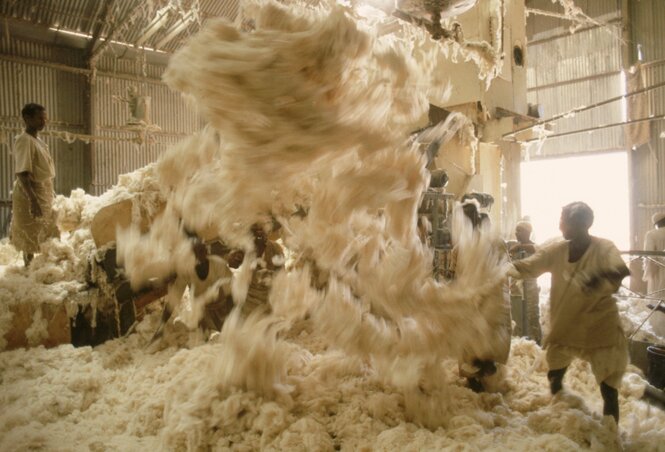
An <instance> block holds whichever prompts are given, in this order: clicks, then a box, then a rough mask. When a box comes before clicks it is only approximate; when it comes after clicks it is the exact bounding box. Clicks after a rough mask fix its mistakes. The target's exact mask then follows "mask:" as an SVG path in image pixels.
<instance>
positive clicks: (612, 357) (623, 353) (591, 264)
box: [509, 202, 630, 422]
mask: <svg viewBox="0 0 665 452" xmlns="http://www.w3.org/2000/svg"><path fill="white" fill-rule="evenodd" d="M592 224H593V211H592V210H591V208H590V207H589V206H588V205H586V204H585V203H582V202H574V203H572V204H568V205H567V206H565V207H564V208H563V209H562V211H561V221H560V225H559V228H560V229H561V232H562V233H563V237H564V239H566V240H564V241H560V242H556V243H554V244H552V245H549V246H546V247H543V248H541V249H539V250H537V251H536V254H534V255H533V256H531V257H528V258H526V259H523V260H517V261H514V262H513V266H514V268H513V269H512V270H511V271H510V272H509V274H510V275H511V276H518V277H522V278H537V277H538V276H540V275H541V274H543V273H545V272H550V273H551V274H552V287H551V292H550V331H549V333H548V334H547V335H546V336H545V339H544V341H543V344H544V346H545V348H546V349H547V364H548V366H549V369H550V370H549V372H548V373H547V378H548V380H549V382H550V389H551V392H552V394H556V393H557V392H559V391H560V390H561V389H562V382H563V376H564V374H565V372H566V369H567V368H568V365H569V364H570V363H571V362H572V360H573V358H581V359H584V360H585V361H588V362H589V363H590V364H591V369H592V371H593V373H594V375H595V377H596V381H597V382H598V384H599V385H600V392H601V394H602V396H603V401H604V407H603V414H604V415H611V416H613V417H614V418H615V420H616V421H617V422H618V420H619V399H618V390H617V389H618V388H619V386H620V384H621V379H622V377H623V373H624V371H625V369H626V366H627V364H628V350H627V343H626V338H625V336H624V332H623V330H622V329H621V322H620V319H619V311H618V309H617V305H616V299H615V298H614V296H613V295H614V293H615V292H616V291H617V290H618V288H619V286H620V285H621V281H622V280H623V278H624V277H626V276H628V275H629V273H630V272H629V271H628V268H627V267H626V264H625V263H624V262H623V259H621V255H620V254H619V251H618V250H617V248H616V247H615V246H614V244H613V243H612V242H610V241H609V240H606V239H601V238H598V237H593V236H590V235H589V228H590V227H591V225H592Z"/></svg>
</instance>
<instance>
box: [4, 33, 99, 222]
mask: <svg viewBox="0 0 665 452" xmlns="http://www.w3.org/2000/svg"><path fill="white" fill-rule="evenodd" d="M25 49H30V46H26V47H24V50H25ZM34 50H35V53H36V55H32V58H33V59H36V58H38V57H40V56H43V55H44V52H43V50H44V49H43V47H42V46H37V47H35V48H34ZM27 56H30V54H29V53H28V54H27ZM0 73H1V74H2V76H3V83H2V84H1V85H0V90H1V91H0V99H2V100H1V101H0V126H1V128H2V139H1V140H0V162H2V171H1V172H0V204H1V205H3V208H2V210H0V232H2V233H3V234H4V233H5V232H6V221H7V218H8V213H9V211H10V208H9V206H8V204H7V203H8V202H9V201H10V200H11V196H10V191H11V187H12V184H13V181H14V163H13V158H12V154H11V149H12V147H13V141H14V137H15V136H16V135H18V134H19V133H21V131H22V129H23V127H24V126H23V121H22V119H21V113H20V112H21V108H22V107H23V105H24V104H25V103H26V102H38V103H41V104H42V105H44V106H45V107H46V109H47V113H48V117H49V121H50V122H49V125H48V126H47V129H46V131H61V132H69V133H78V134H81V133H86V131H85V111H84V104H85V99H84V93H85V89H86V88H85V86H86V80H85V77H83V76H81V75H77V74H72V73H69V72H62V71H59V70H56V69H53V68H49V67H44V66H38V65H34V64H23V63H16V62H11V61H2V60H0ZM43 139H44V141H46V143H47V144H48V145H49V148H50V149H51V154H52V155H53V159H54V161H55V165H56V179H55V190H56V192H57V193H65V194H69V192H70V191H71V190H72V189H74V188H77V187H85V185H86V170H85V166H86V153H87V146H86V145H85V144H84V143H82V142H80V141H77V142H74V143H71V144H70V143H66V142H65V141H63V140H60V139H56V138H53V137H49V136H43Z"/></svg>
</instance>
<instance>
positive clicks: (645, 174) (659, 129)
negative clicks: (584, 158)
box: [629, 0, 665, 249]
mask: <svg viewBox="0 0 665 452" xmlns="http://www.w3.org/2000/svg"><path fill="white" fill-rule="evenodd" d="M629 3H630V5H631V8H630V12H629V14H630V17H631V36H632V40H631V41H632V47H631V51H630V52H629V53H630V55H631V59H632V61H631V64H636V63H640V66H641V71H642V74H643V77H644V78H643V80H644V85H645V86H653V85H656V84H659V83H665V46H663V43H664V42H665V2H663V1H662V0H641V1H639V2H629ZM638 49H639V51H638ZM639 56H641V57H642V62H639V61H638V57H639ZM642 97H643V101H645V102H646V105H647V106H646V111H645V112H643V114H646V115H647V116H651V115H653V116H660V117H661V119H660V120H656V121H652V122H650V123H648V125H647V127H648V128H649V131H650V138H649V141H648V142H647V143H646V144H644V145H641V146H638V147H636V148H635V150H634V151H633V152H631V158H632V163H631V172H632V173H631V178H632V180H633V186H632V199H633V203H634V206H633V207H634V210H633V218H632V220H633V221H632V225H633V231H634V233H633V237H632V247H633V248H635V249H642V247H643V244H644V234H645V233H646V232H647V231H648V230H650V229H653V224H652V223H651V216H652V215H653V214H654V213H656V212H663V211H665V120H663V119H662V117H663V116H665V87H661V88H657V89H654V90H652V91H649V92H648V93H646V94H645V95H643V96H642Z"/></svg>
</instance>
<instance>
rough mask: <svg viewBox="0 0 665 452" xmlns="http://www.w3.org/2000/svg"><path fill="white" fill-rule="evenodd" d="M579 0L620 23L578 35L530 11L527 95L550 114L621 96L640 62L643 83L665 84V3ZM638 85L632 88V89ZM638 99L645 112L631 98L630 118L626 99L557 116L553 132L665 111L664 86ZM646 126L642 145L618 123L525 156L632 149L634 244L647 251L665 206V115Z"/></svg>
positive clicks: (538, 5) (599, 16) (546, 6)
mask: <svg viewBox="0 0 665 452" xmlns="http://www.w3.org/2000/svg"><path fill="white" fill-rule="evenodd" d="M575 3H576V5H577V6H579V7H580V8H581V9H582V10H583V11H585V12H586V13H587V14H588V15H589V16H591V17H592V18H594V19H596V20H598V21H601V22H603V23H605V24H610V25H614V26H615V29H614V30H612V28H610V27H598V26H593V25H589V26H583V27H581V28H580V29H579V30H577V31H575V33H573V34H571V32H570V28H569V27H570V25H571V22H570V21H565V20H561V19H557V18H553V17H546V16H542V15H534V14H532V15H530V16H529V18H528V20H527V35H528V38H529V44H528V53H527V65H528V72H527V89H528V101H529V102H530V103H537V104H540V105H541V106H542V107H543V109H544V117H545V118H548V117H552V116H554V115H556V114H558V113H563V112H565V111H568V110H570V109H572V108H574V107H578V106H584V105H592V104H594V103H596V102H599V101H602V100H605V99H609V98H612V97H616V96H619V95H621V94H622V93H623V89H624V88H623V87H622V84H621V81H622V80H621V79H622V77H623V75H622V70H623V68H630V67H631V66H633V65H639V71H640V73H641V77H642V86H644V87H649V86H653V85H656V84H659V83H665V47H664V46H663V44H662V43H663V42H665V2H663V1H662V0H640V1H639V2H635V1H628V0H624V1H622V0H577V1H576V2H575ZM622 7H623V12H622ZM527 8H534V9H540V10H546V11H553V12H555V11H558V12H561V8H560V7H559V6H558V5H557V4H552V2H551V1H550V0H529V1H527ZM621 25H626V26H627V29H628V30H629V32H628V36H620V35H619V34H618V31H619V30H620V26H621ZM535 30H538V32H537V33H536V32H535ZM620 38H623V41H622V39H620ZM581 49H583V51H580V50H581ZM634 89H636V88H635V87H628V88H626V91H627V92H629V91H633V90H634ZM631 99H632V100H634V101H636V102H641V103H643V105H644V107H643V109H642V111H640V112H637V113H631V111H630V102H631V101H632V100H629V101H628V102H629V109H628V117H627V118H626V117H624V114H623V107H622V103H621V102H613V103H611V104H608V105H606V106H603V107H599V108H594V109H591V110H589V111H588V112H585V113H581V114H578V115H576V116H575V117H571V118H564V119H562V120H560V121H557V123H556V128H555V129H554V133H560V132H566V131H570V130H580V129H586V128H595V127H597V126H601V125H604V124H611V123H618V122H622V121H624V120H626V119H628V120H635V119H642V118H647V117H650V116H663V115H665V88H657V89H654V90H651V91H648V92H647V93H645V94H643V95H639V96H634V97H632V98H631ZM642 125H643V126H644V127H646V129H647V131H648V134H647V139H646V142H645V143H644V144H639V143H638V145H637V146H633V143H632V142H631V141H630V140H629V139H628V137H627V136H626V135H625V133H624V132H625V129H624V128H623V127H612V128H602V129H597V130H594V131H592V132H588V133H582V134H576V135H568V136H565V137H561V138H552V139H548V140H547V141H546V142H545V143H544V145H543V146H542V147H541V148H540V149H539V148H538V147H537V146H535V145H534V146H530V147H529V149H528V151H527V152H526V154H525V156H524V157H525V158H540V157H549V156H556V155H567V154H577V153H583V152H603V151H612V150H630V152H629V166H630V168H629V171H630V179H631V187H630V199H631V201H630V202H631V206H630V207H631V240H630V242H631V248H633V249H642V247H643V241H644V235H645V233H646V232H647V231H648V230H649V229H652V228H653V225H652V224H651V216H652V215H653V214H654V213H655V212H660V211H664V210H665V138H661V135H663V133H664V132H665V120H662V119H660V120H654V121H651V122H645V123H642Z"/></svg>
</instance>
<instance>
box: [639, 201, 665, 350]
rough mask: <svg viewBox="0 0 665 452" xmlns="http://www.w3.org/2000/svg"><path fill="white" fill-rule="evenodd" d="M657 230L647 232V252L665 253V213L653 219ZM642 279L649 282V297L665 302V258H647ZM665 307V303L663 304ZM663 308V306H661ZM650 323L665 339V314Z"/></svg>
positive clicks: (645, 248) (653, 316) (645, 241)
mask: <svg viewBox="0 0 665 452" xmlns="http://www.w3.org/2000/svg"><path fill="white" fill-rule="evenodd" d="M651 220H652V222H653V225H654V227H655V229H652V230H651V231H649V232H647V234H646V236H645V238H644V250H645V251H665V212H660V213H656V214H654V215H653V217H651ZM642 279H643V280H644V281H646V282H647V295H648V296H649V297H654V298H658V299H660V300H665V258H664V257H658V256H652V257H649V256H647V257H646V258H645V259H644V273H643V276H642ZM663 304H664V305H665V303H663ZM661 306H663V305H661ZM649 323H650V324H651V327H652V328H653V330H654V333H656V334H657V335H658V336H660V337H665V314H662V313H659V312H656V313H654V314H653V315H652V316H651V317H649Z"/></svg>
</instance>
